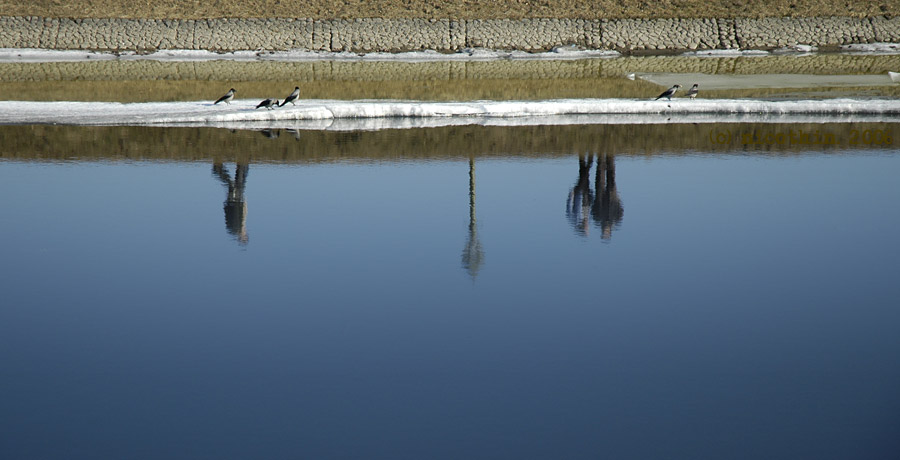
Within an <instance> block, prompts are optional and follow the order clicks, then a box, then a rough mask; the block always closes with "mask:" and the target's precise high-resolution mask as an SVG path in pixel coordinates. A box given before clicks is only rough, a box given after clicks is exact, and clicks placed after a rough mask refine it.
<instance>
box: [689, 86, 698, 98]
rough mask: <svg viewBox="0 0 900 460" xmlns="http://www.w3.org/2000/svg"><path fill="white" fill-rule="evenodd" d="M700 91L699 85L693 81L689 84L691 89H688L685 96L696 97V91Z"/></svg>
mask: <svg viewBox="0 0 900 460" xmlns="http://www.w3.org/2000/svg"><path fill="white" fill-rule="evenodd" d="M699 92H700V85H698V84H696V83H694V86H691V89H689V90H688V93H687V97H689V98H691V99H693V98H695V97H697V93H699Z"/></svg>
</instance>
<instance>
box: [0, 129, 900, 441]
mask: <svg viewBox="0 0 900 460" xmlns="http://www.w3.org/2000/svg"><path fill="white" fill-rule="evenodd" d="M817 127H818V129H820V130H823V131H824V130H830V132H832V133H834V134H835V136H836V138H837V139H840V140H841V142H839V143H836V144H833V145H813V144H812V143H809V142H807V143H805V144H803V143H799V144H796V145H779V144H777V143H775V144H772V143H770V144H766V143H765V142H763V143H758V144H752V143H742V142H740V141H735V142H732V143H724V142H722V143H719V142H717V139H718V137H717V136H718V134H719V133H722V132H724V131H725V130H732V131H735V132H736V131H738V130H749V131H751V132H752V131H753V130H754V129H755V130H757V131H760V132H766V130H768V132H771V133H775V134H777V133H779V132H784V130H787V129H792V128H793V129H798V128H802V126H794V125H765V124H762V125H740V124H735V125H714V126H696V125H653V126H636V125H628V126H624V125H613V126H562V127H559V126H557V127H547V126H538V127H520V128H499V127H477V126H475V127H452V128H435V129H430V130H392V131H378V132H342V133H334V132H316V131H309V132H301V133H300V139H299V140H298V139H296V138H294V137H293V136H291V135H289V134H291V133H289V132H287V131H284V130H281V131H278V134H279V135H278V136H277V137H276V136H275V135H274V132H273V131H269V133H268V134H266V133H265V132H252V131H247V132H241V131H238V132H234V133H232V132H228V131H226V130H216V129H208V128H204V129H187V128H185V129H161V128H121V127H119V128H115V127H108V128H75V127H51V126H30V127H29V126H25V127H2V128H0V135H2V136H3V140H4V144H3V145H4V147H2V149H3V152H2V158H3V159H2V160H0V192H2V193H3V196H5V197H7V200H6V202H5V205H4V208H3V213H2V214H0V225H2V227H3V228H4V232H3V239H2V240H0V254H3V261H4V263H3V264H0V288H2V291H3V293H4V301H3V306H2V307H0V363H2V367H0V369H2V370H0V394H3V395H4V396H3V397H0V430H2V432H3V433H5V436H4V441H3V442H2V443H0V456H3V457H4V458H73V457H82V456H90V457H110V458H161V457H168V458H247V457H266V458H293V457H302V458H362V457H365V458H391V459H397V458H448V459H450V458H453V459H455V458H664V457H665V458H748V459H751V458H752V459H756V458H761V457H765V458H785V459H788V458H790V459H794V458H834V459H844V458H872V459H880V458H884V459H888V458H895V457H896V455H897V453H898V452H900V444H898V442H897V437H896V433H897V432H898V430H900V418H898V415H897V414H898V413H900V397H898V394H897V391H896V389H897V388H898V387H900V368H898V367H897V365H896V363H897V362H898V360H900V336H898V334H897V333H896V331H897V326H898V321H900V309H898V308H897V304H898V302H897V300H898V299H900V287H898V285H897V283H896V274H897V270H896V266H897V265H896V257H897V254H900V243H898V240H897V238H896V228H897V227H898V225H900V208H898V207H897V206H894V205H893V202H894V201H895V199H896V197H897V196H900V185H898V182H897V180H896V171H898V170H900V156H898V151H897V149H896V146H895V144H890V145H886V144H885V143H883V142H882V143H881V144H879V145H872V143H871V142H870V143H868V144H865V145H862V144H851V143H850V142H849V140H848V139H849V138H850V137H849V136H851V135H852V131H853V130H857V132H865V131H867V130H868V131H869V132H870V134H871V132H873V131H874V130H876V129H878V130H881V131H882V132H892V133H895V134H896V133H897V132H898V129H895V128H896V126H895V125H893V124H864V123H863V124H850V125H845V124H832V125H817ZM809 129H812V126H810V127H809ZM261 133H262V134H261ZM738 139H740V137H738ZM870 139H871V138H870ZM893 142H896V140H894V141H893Z"/></svg>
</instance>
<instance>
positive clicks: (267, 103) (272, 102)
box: [256, 99, 278, 110]
mask: <svg viewBox="0 0 900 460" xmlns="http://www.w3.org/2000/svg"><path fill="white" fill-rule="evenodd" d="M260 107H265V108H267V109H269V110H273V109H274V108H275V107H278V99H266V100H264V101H262V102H260V103H259V104H257V106H256V108H257V109H258V108H260Z"/></svg>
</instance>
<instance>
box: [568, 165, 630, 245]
mask: <svg viewBox="0 0 900 460" xmlns="http://www.w3.org/2000/svg"><path fill="white" fill-rule="evenodd" d="M593 163H594V155H593V154H590V155H583V154H582V155H579V157H578V180H577V181H576V182H575V186H574V187H572V190H571V191H570V192H569V198H568V200H567V201H566V218H567V219H568V220H569V222H570V223H571V224H572V227H573V228H574V229H575V232H576V233H578V234H580V235H584V236H587V235H588V233H589V231H590V222H591V220H593V222H594V225H595V226H598V227H600V231H601V234H600V238H602V239H604V240H608V239H610V238H611V237H612V231H613V229H614V228H616V227H618V225H619V224H621V223H622V217H623V216H624V215H625V208H624V207H622V201H621V200H620V199H619V193H618V191H616V164H615V157H614V155H611V154H606V153H604V154H600V155H598V158H597V170H596V175H595V178H594V189H593V190H591V179H590V176H591V167H592V166H593Z"/></svg>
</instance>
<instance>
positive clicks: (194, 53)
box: [0, 46, 621, 62]
mask: <svg viewBox="0 0 900 460" xmlns="http://www.w3.org/2000/svg"><path fill="white" fill-rule="evenodd" d="M618 56H621V54H620V53H619V52H617V51H610V50H588V49H581V48H578V47H572V46H562V47H558V48H555V49H553V50H551V51H544V52H538V53H529V52H526V51H502V50H489V49H483V48H466V49H464V50H460V51H458V52H455V53H440V52H437V51H431V50H426V51H410V52H404V53H381V52H379V53H350V52H339V53H335V52H326V51H307V50H291V51H234V52H228V53H216V52H213V51H205V50H160V51H156V52H153V53H147V54H139V53H135V52H133V51H124V52H118V53H112V52H95V51H82V50H45V49H34V48H0V61H12V62H67V61H97V60H121V61H132V60H155V61H213V60H230V61H399V62H430V61H492V60H575V59H590V58H613V57H618Z"/></svg>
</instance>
